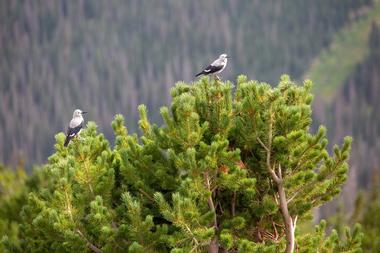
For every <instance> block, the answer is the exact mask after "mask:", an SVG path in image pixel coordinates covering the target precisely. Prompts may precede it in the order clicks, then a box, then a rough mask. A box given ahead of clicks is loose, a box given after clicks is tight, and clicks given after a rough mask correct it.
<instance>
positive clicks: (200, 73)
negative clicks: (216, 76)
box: [195, 71, 203, 77]
mask: <svg viewBox="0 0 380 253" xmlns="http://www.w3.org/2000/svg"><path fill="white" fill-rule="evenodd" d="M202 74H203V71H202V72H199V73H198V74H196V75H195V77H197V76H200V75H202Z"/></svg>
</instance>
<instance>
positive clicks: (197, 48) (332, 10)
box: [0, 0, 371, 165]
mask: <svg viewBox="0 0 380 253" xmlns="http://www.w3.org/2000/svg"><path fill="white" fill-rule="evenodd" d="M370 3H371V1H370V0H361V1H358V0H347V1H329V0H323V1H313V0H308V1H305V0H294V1H259V0H256V1H248V0H247V1H234V0H225V1H222V2H221V1H216V0H209V1H164V0H160V1H154V2H150V3H147V2H145V1H138V0H130V1H128V2H127V3H126V2H125V1H121V0H113V1H107V2H105V1H104V2H98V1H96V2H95V1H90V0H81V1H72V2H68V1H42V0H39V1H24V0H16V1H2V2H1V3H0V13H1V15H0V105H1V106H0V161H4V162H6V163H12V162H15V161H17V160H19V159H20V158H23V159H25V161H26V163H27V164H28V165H31V164H33V163H41V162H43V161H44V160H45V159H46V157H47V155H48V154H50V153H51V152H52V144H53V136H54V134H55V133H57V132H59V131H64V130H65V129H66V127H67V122H68V121H69V119H70V118H71V115H72V111H73V110H74V109H75V108H81V109H84V110H87V111H89V112H90V113H89V114H88V115H87V120H92V121H96V122H97V123H98V125H99V126H100V128H101V129H100V130H101V131H103V132H104V133H105V134H106V135H107V136H111V135H112V131H111V127H110V126H109V122H111V119H112V118H113V116H114V115H115V114H116V113H122V114H124V115H126V121H127V125H128V127H129V128H130V130H131V131H135V129H136V119H137V109H136V107H137V105H138V104H140V103H144V104H146V105H147V106H148V109H149V111H158V110H156V109H157V108H158V107H160V106H161V105H165V104H168V102H169V96H168V94H169V93H168V90H169V89H170V88H171V86H172V85H173V84H174V82H175V81H176V80H186V81H191V80H193V75H194V73H195V72H196V71H198V70H199V69H200V68H202V67H204V65H206V64H208V63H209V61H210V59H213V58H214V57H216V56H217V55H218V54H219V53H221V52H223V51H224V52H227V53H228V54H229V55H231V61H230V64H229V66H228V68H227V70H226V71H225V72H224V73H223V78H224V79H232V78H233V79H234V78H235V77H236V75H237V74H238V73H239V74H240V73H245V74H247V75H249V76H250V77H251V78H254V79H259V80H265V81H268V82H271V83H274V82H275V81H276V79H277V78H278V76H280V74H282V73H289V74H290V75H291V76H292V77H293V78H300V77H301V76H302V74H303V73H304V72H305V71H306V68H307V66H308V65H309V64H310V63H311V61H312V59H314V57H315V56H316V55H317V54H318V53H319V52H320V51H321V49H322V48H324V47H326V46H327V45H329V43H330V41H331V39H332V38H333V36H334V34H335V33H336V31H338V30H339V29H340V28H341V27H343V26H344V25H346V24H348V23H349V22H350V21H353V20H356V19H357V18H358V17H360V13H361V12H362V10H363V6H369V5H370ZM301 24H302V25H301ZM153 109H154V110H153ZM151 116H152V119H153V120H154V121H156V122H158V119H159V117H158V115H157V114H155V115H151Z"/></svg>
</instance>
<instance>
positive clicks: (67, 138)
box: [63, 136, 70, 147]
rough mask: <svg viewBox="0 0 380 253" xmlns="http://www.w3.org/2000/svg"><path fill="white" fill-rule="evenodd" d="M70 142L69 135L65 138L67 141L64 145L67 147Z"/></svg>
mask: <svg viewBox="0 0 380 253" xmlns="http://www.w3.org/2000/svg"><path fill="white" fill-rule="evenodd" d="M69 142H70V137H69V136H67V137H66V140H65V143H64V144H63V146H65V147H67V145H69Z"/></svg>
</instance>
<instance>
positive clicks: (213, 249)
mask: <svg viewBox="0 0 380 253" xmlns="http://www.w3.org/2000/svg"><path fill="white" fill-rule="evenodd" d="M208 252H209V253H218V252H219V246H218V238H217V237H216V236H215V237H214V238H213V239H212V240H211V242H210V244H209V245H208Z"/></svg>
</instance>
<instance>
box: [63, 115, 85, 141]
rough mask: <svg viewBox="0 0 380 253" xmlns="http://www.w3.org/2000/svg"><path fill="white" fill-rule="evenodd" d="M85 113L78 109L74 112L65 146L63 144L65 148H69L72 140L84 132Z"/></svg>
mask: <svg viewBox="0 0 380 253" xmlns="http://www.w3.org/2000/svg"><path fill="white" fill-rule="evenodd" d="M85 113H87V112H83V111H81V110H79V109H76V110H75V111H74V113H73V118H72V119H71V121H70V124H69V128H68V129H67V133H66V140H65V144H63V145H64V146H65V147H67V145H69V142H70V140H71V139H72V138H74V137H75V136H76V135H77V134H79V132H80V131H81V130H82V127H83V122H84V119H83V114H85Z"/></svg>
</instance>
